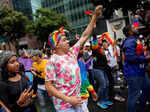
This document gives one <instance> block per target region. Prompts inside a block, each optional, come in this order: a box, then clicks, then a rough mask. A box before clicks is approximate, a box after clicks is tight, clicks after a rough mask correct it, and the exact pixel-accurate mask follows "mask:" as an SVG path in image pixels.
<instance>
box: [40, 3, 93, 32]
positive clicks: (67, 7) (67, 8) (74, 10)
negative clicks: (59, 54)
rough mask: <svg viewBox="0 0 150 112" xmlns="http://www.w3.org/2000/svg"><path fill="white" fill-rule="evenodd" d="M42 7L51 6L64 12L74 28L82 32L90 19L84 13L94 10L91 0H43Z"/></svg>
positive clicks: (58, 11)
mask: <svg viewBox="0 0 150 112" xmlns="http://www.w3.org/2000/svg"><path fill="white" fill-rule="evenodd" d="M41 3H42V8H49V9H51V10H53V11H56V12H57V13H63V14H64V15H65V16H66V17H67V19H68V21H69V23H70V26H71V27H72V29H74V30H75V31H77V32H76V33H79V34H80V33H81V32H82V31H83V30H84V29H85V27H86V26H87V25H88V23H89V21H90V17H89V16H87V15H85V14H84V11H86V10H93V9H94V6H93V4H92V2H91V0H41Z"/></svg>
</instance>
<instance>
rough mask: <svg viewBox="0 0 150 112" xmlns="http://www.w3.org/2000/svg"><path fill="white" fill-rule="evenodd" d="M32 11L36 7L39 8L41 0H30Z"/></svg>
mask: <svg viewBox="0 0 150 112" xmlns="http://www.w3.org/2000/svg"><path fill="white" fill-rule="evenodd" d="M31 7H32V12H33V13H35V11H36V9H39V8H41V0H31Z"/></svg>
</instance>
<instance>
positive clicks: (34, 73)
mask: <svg viewBox="0 0 150 112" xmlns="http://www.w3.org/2000/svg"><path fill="white" fill-rule="evenodd" d="M31 73H32V74H33V75H34V76H35V77H36V76H37V73H36V72H35V70H33V69H31Z"/></svg>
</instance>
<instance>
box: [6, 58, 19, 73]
mask: <svg viewBox="0 0 150 112" xmlns="http://www.w3.org/2000/svg"><path fill="white" fill-rule="evenodd" d="M7 69H8V73H10V74H12V73H18V72H19V63H18V60H17V57H16V56H12V57H11V58H10V59H9V60H8V64H7Z"/></svg>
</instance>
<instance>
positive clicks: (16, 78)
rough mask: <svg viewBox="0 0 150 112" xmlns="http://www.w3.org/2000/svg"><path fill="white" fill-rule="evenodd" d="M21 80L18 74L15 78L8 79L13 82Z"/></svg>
mask: <svg viewBox="0 0 150 112" xmlns="http://www.w3.org/2000/svg"><path fill="white" fill-rule="evenodd" d="M20 79H21V76H20V75H19V74H18V73H16V74H15V75H14V76H10V77H9V78H8V80H9V81H12V82H17V81H19V80H20Z"/></svg>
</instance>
